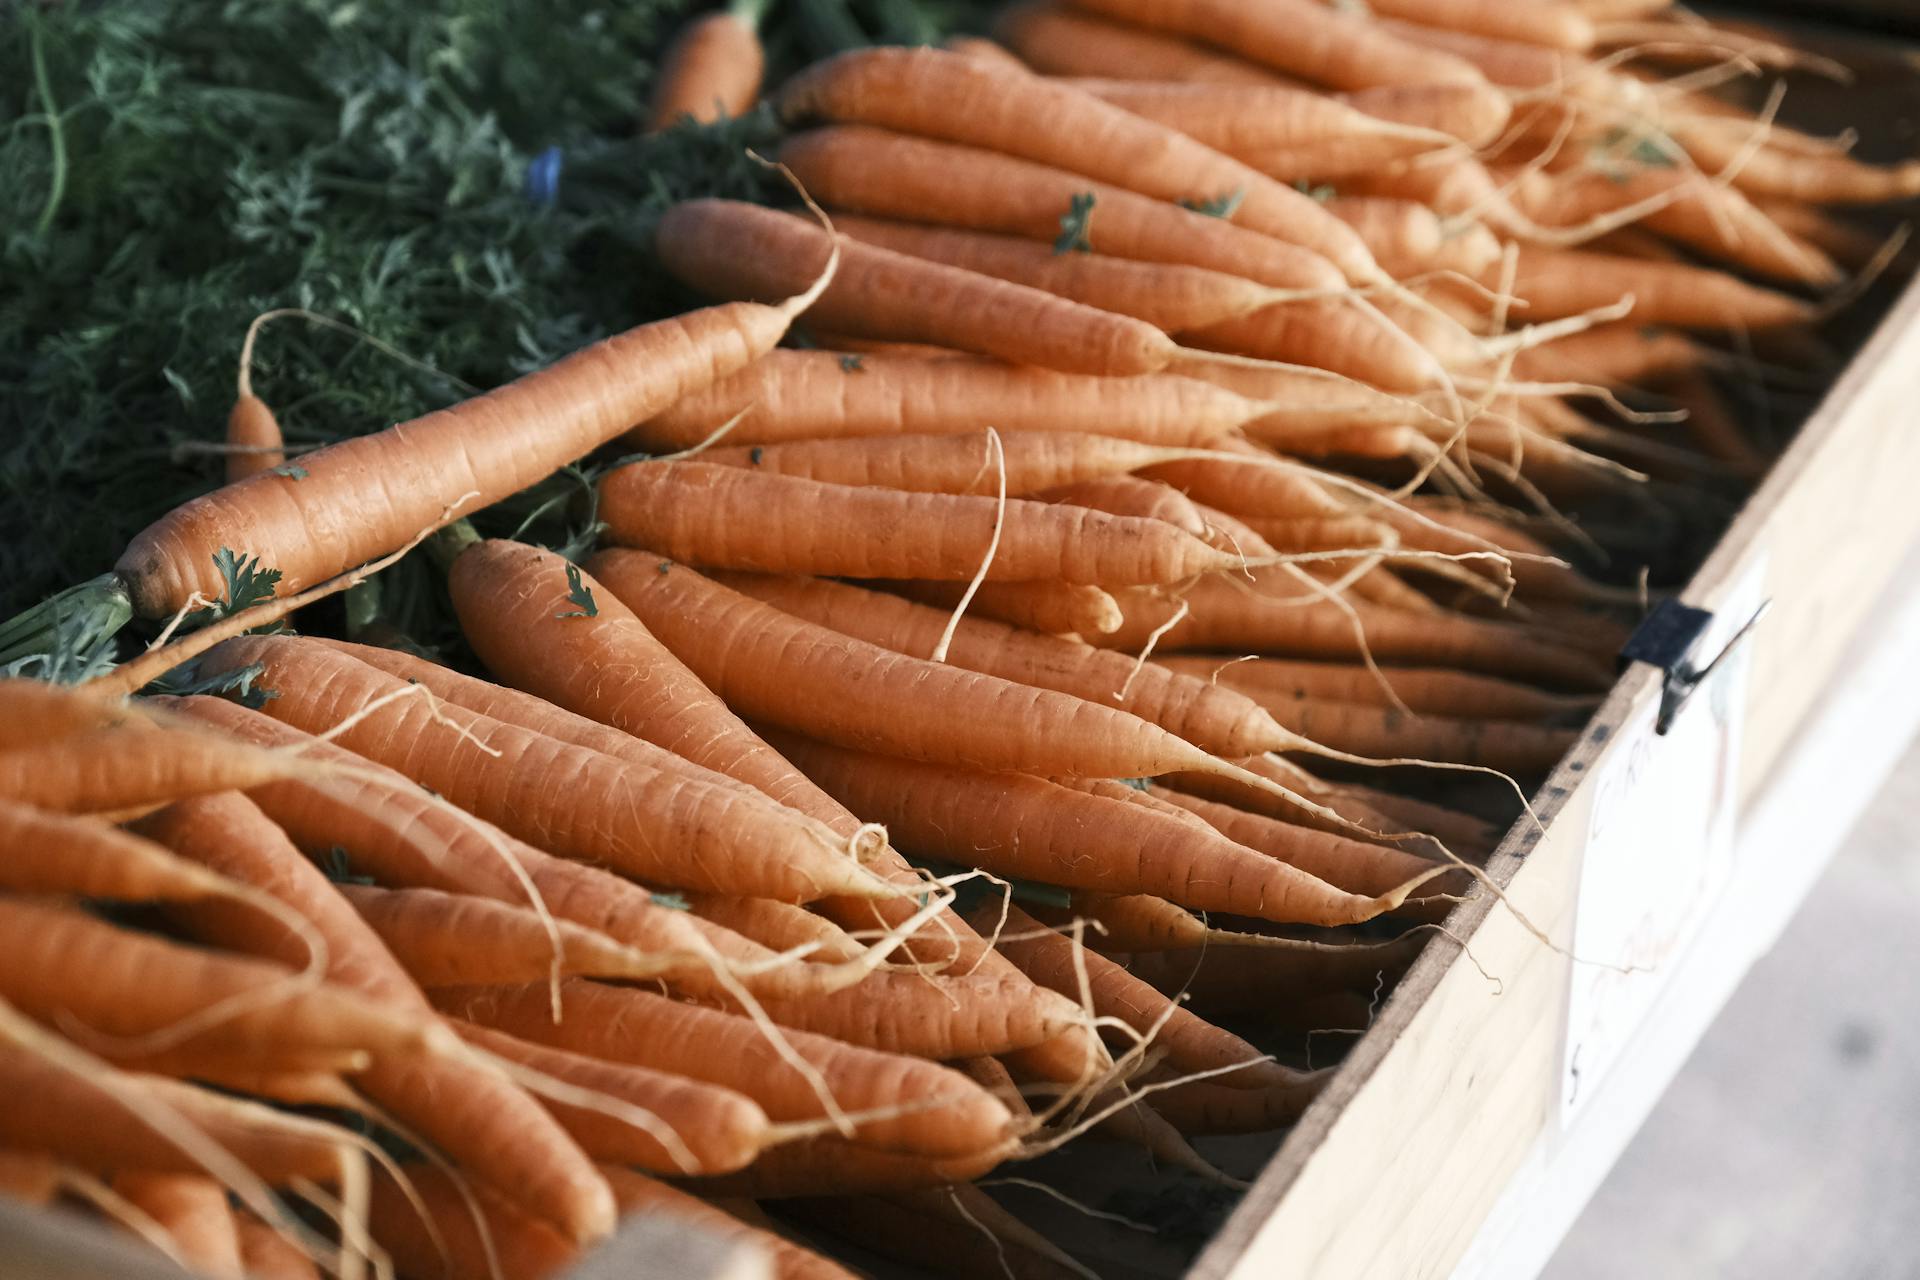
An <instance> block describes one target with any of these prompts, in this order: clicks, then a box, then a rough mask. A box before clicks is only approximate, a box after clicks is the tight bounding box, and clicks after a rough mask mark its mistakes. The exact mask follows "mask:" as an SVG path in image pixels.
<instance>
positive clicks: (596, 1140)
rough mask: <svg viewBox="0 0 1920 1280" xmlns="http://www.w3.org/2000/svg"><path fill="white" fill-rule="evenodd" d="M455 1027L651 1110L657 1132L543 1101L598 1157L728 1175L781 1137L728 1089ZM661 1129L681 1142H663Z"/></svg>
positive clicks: (501, 1053) (495, 1051)
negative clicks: (689, 1158) (689, 1160)
mask: <svg viewBox="0 0 1920 1280" xmlns="http://www.w3.org/2000/svg"><path fill="white" fill-rule="evenodd" d="M451 1025H452V1026H453V1029H454V1030H455V1031H457V1032H458V1033H459V1034H460V1037H461V1038H462V1039H463V1040H465V1041H467V1042H468V1043H469V1044H471V1045H473V1046H474V1047H476V1048H478V1049H483V1050H485V1051H486V1052H487V1053H490V1054H492V1055H494V1056H495V1057H496V1058H501V1059H504V1060H506V1061H507V1062H510V1063H516V1064H518V1065H520V1066H522V1067H527V1068H529V1069H531V1070H533V1071H537V1072H539V1073H540V1074H541V1075H543V1076H546V1077H548V1078H549V1079H551V1080H557V1081H559V1082H561V1083H562V1084H565V1085H568V1086H570V1087H571V1088H573V1089H579V1090H586V1091H588V1092H589V1093H592V1094H596V1095H598V1096H599V1097H600V1098H601V1099H611V1100H613V1101H614V1102H616V1103H619V1104H621V1105H623V1106H629V1107H636V1108H638V1109H639V1110H641V1111H645V1112H649V1113H651V1114H652V1116H653V1117H654V1118H655V1120H656V1121H657V1127H647V1128H643V1127H642V1126H640V1125H638V1124H635V1123H633V1122H632V1121H631V1120H630V1119H625V1118H622V1117H621V1116H619V1115H617V1114H609V1113H608V1111H607V1110H605V1109H599V1108H594V1107H590V1106H584V1105H577V1104H575V1103H573V1102H570V1101H567V1100H564V1099H554V1098H548V1099H546V1100H545V1102H544V1105H545V1107H546V1109H547V1110H548V1111H549V1112H551V1113H552V1114H553V1117H554V1118H555V1119H556V1120H557V1121H559V1123H560V1126H561V1127H562V1128H563V1129H565V1130H566V1131H567V1134H568V1135H569V1136H570V1137H572V1138H573V1139H574V1141H576V1142H578V1143H579V1144H580V1146H581V1149H582V1150H584V1151H586V1152H587V1153H588V1154H589V1155H591V1156H593V1157H594V1158H595V1159H598V1160H606V1161H613V1162H614V1163H617V1164H630V1165H638V1166H640V1167H641V1168H643V1169H653V1170H657V1171H659V1172H662V1173H674V1174H683V1175H685V1174H700V1173H727V1172H729V1171H731V1170H734V1169H739V1168H744V1167H745V1166H746V1165H748V1164H751V1163H752V1162H753V1160H754V1159H755V1158H756V1157H757V1156H759V1154H760V1153H761V1151H763V1150H764V1149H766V1148H767V1147H768V1146H770V1145H772V1144H773V1142H774V1141H775V1140H776V1138H777V1137H778V1136H779V1135H778V1133H777V1132H776V1131H775V1129H774V1128H773V1125H772V1124H771V1122H770V1121H768V1119H767V1116H766V1113H765V1112H764V1111H762V1110H761V1109H760V1108H759V1106H758V1105H756V1104H755V1103H754V1102H753V1101H752V1099H750V1098H748V1097H746V1096H745V1095H743V1094H739V1093H735V1092H734V1091H733V1090H731V1089H725V1088H722V1087H721V1086H719V1085H714V1084H704V1083H702V1082H700V1081H698V1080H689V1079H687V1078H686V1077H684V1076H678V1075H672V1074H669V1073H667V1072H663V1071H652V1070H649V1069H648V1068H646V1067H637V1066H630V1065H627V1064H624V1063H616V1062H607V1061H605V1060H603V1059H600V1058H590V1057H587V1056H585V1055H583V1054H578V1053H569V1052H567V1051H566V1050H564V1049H553V1048H548V1047H547V1046H545V1045H541V1044H535V1043H533V1042H531V1041H527V1040H520V1039H516V1038H515V1037H513V1036H509V1035H505V1034H503V1033H501V1032H498V1031H490V1030H488V1029H487V1028H485V1027H480V1026H475V1025H473V1024H471V1023H465V1022H454V1023H452V1024H451ZM660 1129H664V1130H665V1131H667V1132H669V1133H670V1134H671V1135H672V1136H673V1137H674V1138H675V1139H676V1141H675V1142H673V1143H672V1144H671V1145H669V1144H668V1143H667V1142H665V1141H663V1140H662V1137H661V1134H660V1132H659V1131H658V1130H660ZM688 1157H691V1163H690V1164H689V1162H688Z"/></svg>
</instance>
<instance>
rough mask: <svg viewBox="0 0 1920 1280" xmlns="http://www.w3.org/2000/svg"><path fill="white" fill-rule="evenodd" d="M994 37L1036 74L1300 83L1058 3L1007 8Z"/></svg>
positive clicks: (1035, 1) (1030, 0) (1032, 1)
mask: <svg viewBox="0 0 1920 1280" xmlns="http://www.w3.org/2000/svg"><path fill="white" fill-rule="evenodd" d="M993 30H994V35H995V37H996V38H998V39H1000V40H1002V41H1004V42H1005V43H1006V44H1007V45H1008V46H1009V47H1010V48H1012V49H1013V50H1014V51H1015V52H1016V53H1018V54H1019V55H1020V56H1021V58H1023V59H1024V60H1025V61H1026V62H1027V64H1028V65H1030V66H1031V67H1033V68H1034V69H1035V70H1036V71H1041V72H1044V73H1046V74H1047V75H1055V76H1112V77H1125V78H1127V79H1132V80H1168V81H1188V82H1192V83H1201V84H1251V85H1273V84H1283V85H1284V84H1290V83H1295V82H1292V81H1290V80H1289V79H1288V78H1287V77H1285V76H1282V75H1280V74H1279V73H1278V72H1275V71H1269V70H1268V69H1266V68H1265V67H1262V66H1259V65H1258V64H1256V63H1252V62H1247V61H1245V60H1244V59H1241V58H1236V57H1233V56H1231V55H1229V54H1225V53H1221V52H1219V51H1217V50H1209V49H1206V48H1203V47H1202V46H1200V45H1198V44H1193V43H1191V42H1189V41H1186V40H1181V39H1179V38H1177V37H1173V36H1168V35H1165V34H1162V33H1159V32H1154V31H1147V30H1143V29H1142V28H1139V27H1133V26H1128V25H1126V24H1124V23H1119V22H1109V21H1107V20H1106V19H1104V18H1098V17H1095V16H1094V15H1092V14H1090V13H1082V12H1080V11H1078V10H1076V9H1074V8H1072V7H1071V6H1069V5H1063V4H1059V3H1055V2H1054V0H1025V2H1024V3H1021V4H1015V5H1010V6H1008V7H1007V8H1005V9H1002V10H1001V11H1000V13H999V16H998V17H997V18H996V19H995V20H994V28H993Z"/></svg>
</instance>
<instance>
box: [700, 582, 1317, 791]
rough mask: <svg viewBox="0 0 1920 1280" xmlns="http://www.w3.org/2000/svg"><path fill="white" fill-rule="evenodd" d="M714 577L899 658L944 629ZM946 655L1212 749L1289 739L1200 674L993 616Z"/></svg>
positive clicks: (838, 595)
mask: <svg viewBox="0 0 1920 1280" xmlns="http://www.w3.org/2000/svg"><path fill="white" fill-rule="evenodd" d="M716 577H717V580H718V581H720V582H722V583H724V584H726V585H727V586H729V587H732V588H733V589H734V590H737V591H741V592H743V593H745V594H747V595H750V596H752V597H753V598H754V599H756V600H760V601H763V602H765V603H767V604H770V605H773V606H774V607H776V608H778V609H780V610H781V611H783V612H785V613H788V614H791V615H792V616H794V617H798V618H803V619H806V620H807V621H809V622H812V623H815V624H817V625H819V626H822V627H827V628H830V629H831V630H833V631H837V632H839V633H841V634H843V635H849V636H853V637H855V638H856V639H860V640H864V641H866V642H868V643H869V644H875V645H880V646H882V647H884V648H886V649H890V650H892V651H893V652H895V653H899V654H905V655H910V656H913V657H921V656H925V655H927V654H930V653H932V652H933V649H934V646H935V645H936V644H938V643H939V641H940V638H941V636H942V635H943V634H944V632H945V631H946V627H947V621H948V619H947V617H946V616H945V615H943V614H942V613H940V612H939V611H938V610H935V609H930V608H927V607H925V606H922V605H916V604H912V603H909V602H907V601H904V600H899V599H896V598H894V597H892V596H887V595H882V594H880V593H878V592H870V591H863V590H861V589H860V588H859V587H854V586H849V585H847V584H844V583H836V582H826V581H816V580H807V579H797V578H763V577H749V576H747V575H743V574H721V575H716ZM946 660H947V662H949V663H950V664H952V665H953V666H955V667H958V668H960V669H961V670H964V671H976V672H979V673H981V674H982V675H989V676H995V677H998V678H1000V679H1003V680H1010V681H1014V682H1016V683H1018V684H1023V685H1028V686H1031V687H1033V688H1042V689H1052V690H1055V691H1057V692H1060V693H1066V694H1072V695H1073V696H1075V697H1078V698H1082V699H1085V700H1086V701H1088V702H1097V703H1101V704H1103V705H1106V706H1111V707H1117V708H1120V709H1122V710H1125V711H1129V712H1132V713H1133V714H1134V715H1137V716H1140V717H1141V718H1142V719H1145V720H1148V721H1151V722H1153V723H1154V724H1157V725H1160V726H1161V727H1162V728H1164V729H1166V730H1167V731H1168V732H1170V733H1174V734H1177V735H1178V736H1180V737H1182V738H1184V739H1186V740H1187V741H1189V742H1192V743H1194V744H1195V745H1197V746H1199V747H1201V748H1203V749H1205V750H1207V751H1212V752H1215V753H1216V754H1219V755H1228V756H1245V755H1255V754H1258V753H1259V752H1261V751H1268V750H1274V749H1276V748H1277V747H1278V746H1279V745H1280V744H1281V743H1282V742H1284V741H1288V740H1289V735H1288V734H1287V732H1286V731H1285V730H1284V729H1282V728H1281V727H1280V726H1279V725H1278V724H1276V723H1274V722H1273V721H1272V720H1271V719H1269V718H1268V717H1267V716H1266V715H1264V714H1262V713H1261V711H1260V710H1259V708H1258V707H1257V706H1255V705H1253V703H1252V702H1251V701H1250V700H1248V699H1247V698H1245V697H1242V696H1236V695H1235V694H1234V693H1233V692H1232V691H1231V690H1230V689H1225V688H1221V687H1218V686H1217V685H1214V684H1209V683H1208V682H1207V681H1206V680H1205V679H1204V678H1192V677H1184V678H1183V677H1174V678H1169V677H1168V675H1167V674H1166V672H1167V670H1168V669H1167V668H1164V667H1158V666H1148V667H1143V668H1140V669H1139V670H1138V672H1136V671H1135V666H1136V664H1135V663H1134V661H1133V660H1132V659H1131V658H1128V657H1125V656H1123V655H1121V654H1117V653H1111V652H1108V651H1105V650H1101V649H1095V648H1089V647H1088V646H1086V645H1082V644H1077V643H1075V642H1073V641H1067V640H1060V639H1057V638H1055V637H1052V636H1041V635H1030V634H1028V633H1026V632H1023V631H1020V630H1017V629H1015V628H1013V627H1008V626H1005V625H1002V624H1000V623H996V622H988V621H985V620H983V619H978V618H962V619H961V620H960V624H959V626H957V627H956V628H955V629H954V632H953V639H952V643H951V644H950V646H949V648H948V649H947V656H946ZM1123 691H1124V692H1123Z"/></svg>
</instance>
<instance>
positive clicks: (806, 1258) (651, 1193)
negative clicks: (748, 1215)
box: [606, 1168, 854, 1280]
mask: <svg viewBox="0 0 1920 1280" xmlns="http://www.w3.org/2000/svg"><path fill="white" fill-rule="evenodd" d="M606 1174H607V1181H608V1182H610V1183H611V1184H613V1194H614V1197H615V1198H616V1199H618V1200H619V1202H620V1212H621V1213H623V1214H627V1213H649V1214H657V1215H658V1216H660V1217H662V1218H666V1219H668V1220H670V1221H683V1222H686V1223H687V1224H688V1225H689V1226H691V1227H697V1228H698V1229H699V1230H701V1231H704V1232H706V1233H708V1234H709V1235H714V1236H718V1237H720V1238H721V1239H723V1240H726V1239H730V1240H741V1241H745V1242H747V1243H749V1244H751V1245H753V1246H754V1247H755V1248H758V1249H763V1250H765V1251H766V1252H768V1253H770V1254H772V1255H773V1275H774V1276H775V1277H776V1280H854V1273H853V1272H851V1271H848V1270H847V1269H846V1268H845V1267H842V1266H841V1265H840V1264H839V1263H837V1262H834V1261H833V1260H832V1259H830V1258H826V1257H823V1256H822V1255H820V1254H818V1253H815V1252H814V1251H813V1250H811V1249H808V1248H805V1247H803V1246H801V1245H798V1244H795V1243H794V1242H793V1241H791V1240H789V1239H787V1238H786V1237H785V1236H783V1235H780V1234H778V1233H777V1232H774V1231H771V1230H767V1229H764V1228H761V1227H756V1226H753V1225H752V1224H750V1223H746V1222H742V1221H741V1220H740V1219H738V1218H736V1217H734V1216H733V1215H732V1214H730V1213H728V1212H727V1211H726V1210H724V1209H721V1208H719V1207H717V1206H715V1205H712V1204H709V1203H708V1202H707V1201H705V1200H702V1199H701V1198H700V1197H698V1196H694V1195H688V1194H687V1193H686V1192H684V1191H681V1190H679V1189H677V1188H675V1187H672V1186H669V1185H668V1184H667V1183H664V1182H660V1181H657V1180H655V1179H653V1178H649V1177H646V1176H645V1175H644V1174H639V1173H634V1172H633V1171H632V1170H629V1169H619V1168H609V1169H608V1170H607V1171H606Z"/></svg>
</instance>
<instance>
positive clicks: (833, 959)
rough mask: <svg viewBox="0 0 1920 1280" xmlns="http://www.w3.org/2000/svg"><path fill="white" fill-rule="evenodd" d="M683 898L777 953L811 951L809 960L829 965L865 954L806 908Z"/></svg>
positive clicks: (719, 897)
mask: <svg viewBox="0 0 1920 1280" xmlns="http://www.w3.org/2000/svg"><path fill="white" fill-rule="evenodd" d="M682 896H684V897H685V898H686V900H687V906H688V909H689V910H690V911H692V912H693V913H694V915H696V916H698V917H700V918H701V919H703V920H710V921H712V922H714V923H715V924H718V925H721V926H723V927H725V928H727V929H731V930H732V931H733V932H735V933H738V934H740V935H742V936H743V937H747V938H751V939H753V940H754V941H755V942H758V943H759V944H760V945H761V946H764V947H771V948H772V949H773V950H775V951H786V950H790V949H793V948H797V947H810V948H812V951H811V953H810V954H809V955H808V957H807V958H808V959H809V960H814V961H820V962H827V963H839V962H845V961H852V960H858V959H859V958H860V956H861V954H862V950H863V949H862V947H861V945H860V943H859V942H858V941H856V940H855V939H854V938H853V937H852V936H851V935H849V934H848V933H847V932H846V931H845V930H844V929H842V928H841V927H840V926H839V925H837V924H835V923H834V922H833V921H831V920H829V919H827V918H826V917H825V916H823V915H820V914H818V913H817V912H813V911H809V910H807V909H806V908H804V907H796V906H793V905H792V904H791V903H786V902H775V901H773V900H772V899H771V898H736V897H732V896H730V895H727V894H720V893H690V894H685V895H682Z"/></svg>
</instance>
